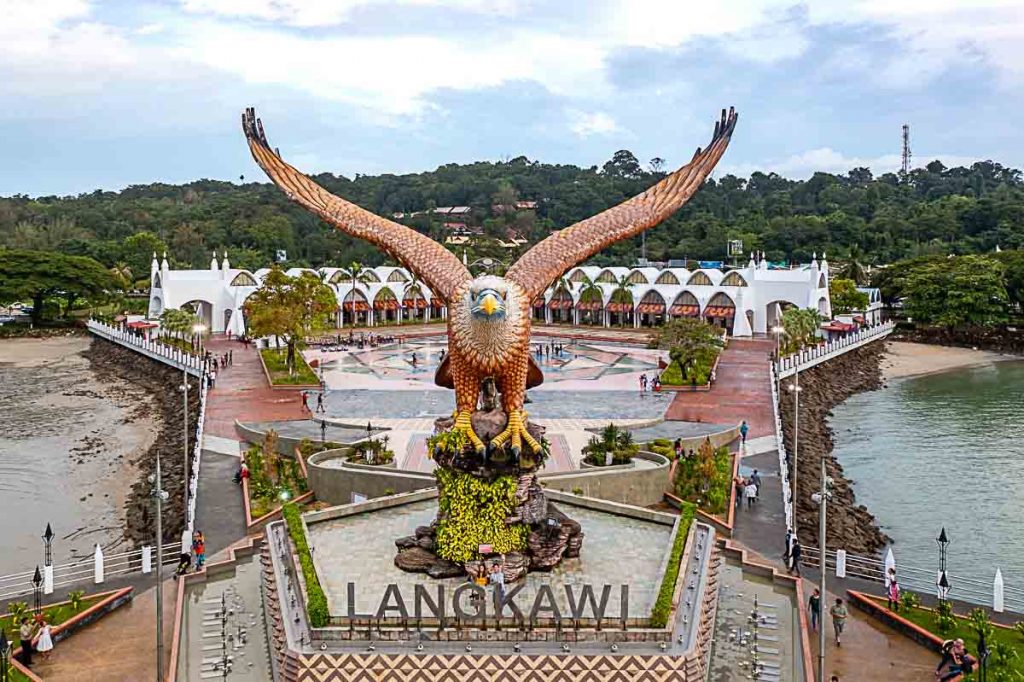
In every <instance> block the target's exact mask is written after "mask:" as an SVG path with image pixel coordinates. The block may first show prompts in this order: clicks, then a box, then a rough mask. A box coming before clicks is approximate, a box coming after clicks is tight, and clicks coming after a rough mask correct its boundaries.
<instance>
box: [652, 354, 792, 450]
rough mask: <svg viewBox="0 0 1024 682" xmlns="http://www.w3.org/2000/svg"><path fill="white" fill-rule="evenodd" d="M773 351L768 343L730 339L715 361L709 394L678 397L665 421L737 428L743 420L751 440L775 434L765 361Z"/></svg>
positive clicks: (770, 392)
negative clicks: (715, 365) (748, 427)
mask: <svg viewBox="0 0 1024 682" xmlns="http://www.w3.org/2000/svg"><path fill="white" fill-rule="evenodd" d="M774 349H775V342H774V341H772V340H770V339H731V340H730V341H729V347H728V348H726V349H725V351H724V352H723V353H722V356H721V358H720V359H719V361H718V370H717V371H716V379H715V383H714V385H713V386H712V388H711V390H710V391H707V392H697V393H687V392H680V393H677V394H676V396H675V398H674V399H673V400H672V404H671V405H669V408H668V411H667V412H666V413H665V419H670V420H674V421H687V422H709V423H712V424H736V423H739V422H740V421H741V420H743V419H746V420H747V423H748V424H749V425H750V434H749V435H750V437H751V438H757V437H759V436H770V435H772V434H773V433H775V427H774V424H773V422H774V421H775V417H774V415H773V413H772V387H771V378H770V376H771V375H770V374H769V369H768V359H769V356H770V355H771V352H772V351H773V350H774Z"/></svg>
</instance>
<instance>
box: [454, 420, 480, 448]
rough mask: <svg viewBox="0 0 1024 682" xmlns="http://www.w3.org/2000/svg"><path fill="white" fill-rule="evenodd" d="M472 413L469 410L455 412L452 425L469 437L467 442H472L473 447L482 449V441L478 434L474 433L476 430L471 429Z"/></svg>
mask: <svg viewBox="0 0 1024 682" xmlns="http://www.w3.org/2000/svg"><path fill="white" fill-rule="evenodd" d="M472 418H473V413H472V412H470V411H469V410H462V411H461V412H457V413H456V416H455V426H454V427H453V428H454V429H455V430H456V431H461V432H462V433H464V434H466V437H467V438H469V442H470V443H472V444H473V449H474V450H477V451H482V450H483V449H484V442H483V441H482V440H480V436H478V435H476V431H474V430H473V419H472Z"/></svg>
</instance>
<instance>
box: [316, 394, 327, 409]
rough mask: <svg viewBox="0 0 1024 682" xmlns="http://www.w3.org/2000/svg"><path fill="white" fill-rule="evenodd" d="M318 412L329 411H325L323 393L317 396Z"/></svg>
mask: <svg viewBox="0 0 1024 682" xmlns="http://www.w3.org/2000/svg"><path fill="white" fill-rule="evenodd" d="M316 411H317V412H327V410H325V409H324V394H323V392H320V393H317V395H316Z"/></svg>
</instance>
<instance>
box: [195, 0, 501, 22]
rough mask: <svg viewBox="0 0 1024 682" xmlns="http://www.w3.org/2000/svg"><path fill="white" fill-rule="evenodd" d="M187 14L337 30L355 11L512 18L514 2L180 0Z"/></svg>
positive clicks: (432, 0) (476, 0)
mask: <svg viewBox="0 0 1024 682" xmlns="http://www.w3.org/2000/svg"><path fill="white" fill-rule="evenodd" d="M181 5H182V7H183V8H184V9H185V11H186V12H193V13H198V14H211V15H216V16H221V17H239V18H247V19H257V20H261V21H268V22H279V23H283V24H287V25H289V26H304V27H312V26H335V25H337V24H342V23H345V22H347V21H348V20H349V19H350V15H351V14H352V12H353V10H355V9H358V8H361V7H372V6H389V5H391V6H401V5H405V6H420V7H444V8H448V9H455V10H461V11H465V12H473V13H489V14H500V15H510V14H512V13H513V12H514V10H515V5H516V2H515V0H181Z"/></svg>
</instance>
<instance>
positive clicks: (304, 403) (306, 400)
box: [299, 391, 312, 414]
mask: <svg viewBox="0 0 1024 682" xmlns="http://www.w3.org/2000/svg"><path fill="white" fill-rule="evenodd" d="M299 395H300V396H301V397H302V409H303V410H304V411H305V412H310V413H311V414H312V412H311V410H310V409H309V393H307V392H306V391H302V392H301V393H300V394H299Z"/></svg>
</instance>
